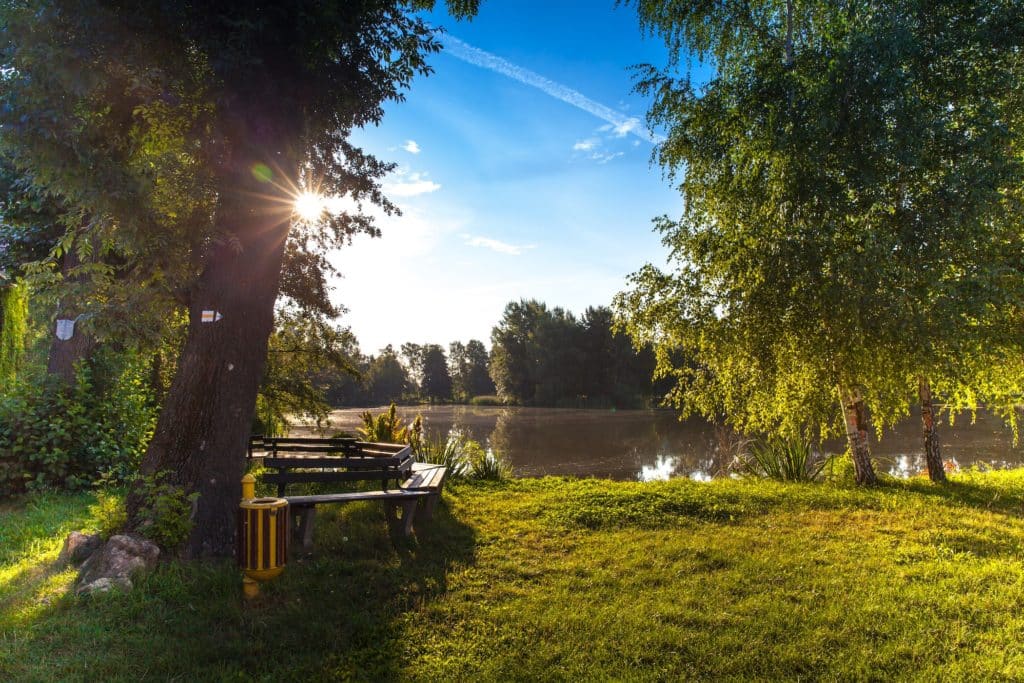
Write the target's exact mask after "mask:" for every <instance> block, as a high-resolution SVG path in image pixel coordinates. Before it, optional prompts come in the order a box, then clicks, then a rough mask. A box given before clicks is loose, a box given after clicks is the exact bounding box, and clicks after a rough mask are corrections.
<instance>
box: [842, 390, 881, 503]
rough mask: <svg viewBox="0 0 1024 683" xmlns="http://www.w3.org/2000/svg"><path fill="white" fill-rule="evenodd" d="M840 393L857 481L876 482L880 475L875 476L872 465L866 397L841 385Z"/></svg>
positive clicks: (863, 482) (869, 483)
mask: <svg viewBox="0 0 1024 683" xmlns="http://www.w3.org/2000/svg"><path fill="white" fill-rule="evenodd" d="M839 395H840V401H841V403H842V408H843V417H844V421H845V423H846V440H847V443H848V444H849V446H850V454H851V456H852V457H853V466H854V470H855V471H856V477H857V483H858V484H865V485H871V484H876V483H878V477H876V476H875V470H874V468H873V467H872V466H871V447H870V445H869V443H868V420H867V409H866V407H865V406H864V398H863V397H862V396H861V394H860V391H859V390H858V389H853V388H850V389H844V388H842V387H841V388H840V390H839Z"/></svg>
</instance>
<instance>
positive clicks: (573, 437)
mask: <svg viewBox="0 0 1024 683" xmlns="http://www.w3.org/2000/svg"><path fill="white" fill-rule="evenodd" d="M363 410H364V409H362V408H351V409H344V410H336V411H334V412H333V413H331V429H332V430H339V429H343V430H347V431H354V430H355V429H356V428H357V427H358V426H360V424H361V421H360V419H359V415H360V413H362V411H363ZM371 410H372V411H373V412H374V413H375V414H376V413H378V412H381V411H383V410H386V408H381V407H378V408H372V409H371ZM399 414H400V415H401V416H402V418H403V420H404V421H406V422H410V421H412V419H413V418H414V417H415V416H416V415H417V414H420V415H423V418H424V422H425V425H426V430H427V432H428V434H438V433H443V434H447V433H448V432H449V430H451V429H453V428H454V429H458V430H461V431H462V432H463V433H464V434H466V435H468V436H470V437H471V438H473V439H475V440H477V441H479V442H480V443H482V444H485V445H486V446H489V447H490V448H493V449H494V450H495V451H497V452H499V453H501V454H502V455H504V456H505V457H506V458H507V459H508V460H509V461H510V462H511V463H512V467H513V469H514V473H515V475H516V476H520V477H539V476H543V475H547V474H553V475H575V476H583V477H605V478H611V479H620V480H634V481H635V480H643V481H646V480H653V479H667V478H670V477H691V478H694V479H706V478H708V477H710V476H713V475H715V474H719V473H721V472H722V471H723V470H724V469H725V468H727V467H728V465H729V461H730V459H731V455H730V451H729V443H730V439H729V437H728V436H727V435H726V434H725V433H724V432H723V431H722V430H716V429H715V427H714V426H712V425H709V424H708V423H706V422H704V421H702V420H689V421H686V422H679V421H678V420H677V419H676V417H675V415H674V414H673V413H672V412H669V411H652V410H619V411H608V410H562V409H555V408H489V407H488V408H485V407H475V406H409V407H403V408H399ZM919 424H920V423H919V421H917V420H916V419H909V420H907V421H906V422H904V423H902V424H901V425H899V426H898V427H897V428H896V429H895V430H892V431H890V432H887V433H886V434H885V435H884V436H883V438H882V440H881V441H876V440H875V439H874V436H873V435H872V454H873V455H874V457H875V461H876V467H878V469H879V470H884V471H888V472H890V473H891V474H894V475H897V476H911V475H913V474H916V473H917V472H920V471H921V470H923V469H924V466H925V465H924V456H923V455H922V453H921V447H922V446H921V438H920V430H919V427H918V425H919ZM939 434H940V439H941V441H942V457H943V458H944V459H947V460H948V459H953V460H955V462H956V463H957V464H958V465H959V466H960V467H970V466H972V465H974V464H984V465H988V466H990V467H995V468H1006V467H1016V466H1019V465H1021V464H1024V446H1014V445H1013V437H1012V434H1011V433H1010V430H1009V429H1008V428H1006V427H1005V426H1004V425H1003V423H1002V421H1000V420H999V419H998V418H997V417H994V416H992V415H988V414H985V413H979V414H978V419H977V421H976V422H975V423H974V424H971V423H970V417H969V416H964V417H961V418H959V419H957V421H956V426H955V427H952V428H951V427H949V425H948V424H946V420H943V421H942V424H941V425H940V427H939ZM826 447H827V449H829V450H832V451H841V450H843V449H844V448H845V444H844V443H842V442H833V443H829V444H826Z"/></svg>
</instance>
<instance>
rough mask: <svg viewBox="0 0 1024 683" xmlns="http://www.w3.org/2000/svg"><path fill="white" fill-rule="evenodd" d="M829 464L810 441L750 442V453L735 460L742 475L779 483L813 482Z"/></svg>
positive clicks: (786, 439) (781, 438) (782, 438)
mask: <svg viewBox="0 0 1024 683" xmlns="http://www.w3.org/2000/svg"><path fill="white" fill-rule="evenodd" d="M825 463H826V460H825V459H824V458H820V457H818V456H817V454H816V453H815V452H814V448H813V447H812V446H811V443H810V441H807V440H803V439H795V438H786V437H769V438H768V439H765V440H755V441H751V442H750V444H749V446H748V448H747V453H746V454H745V455H740V456H739V457H738V458H737V459H736V469H738V470H739V471H740V472H741V473H744V474H749V475H753V476H756V477H764V478H767V479H775V480H776V481H812V480H814V479H817V477H818V475H819V474H821V471H822V468H824V466H825Z"/></svg>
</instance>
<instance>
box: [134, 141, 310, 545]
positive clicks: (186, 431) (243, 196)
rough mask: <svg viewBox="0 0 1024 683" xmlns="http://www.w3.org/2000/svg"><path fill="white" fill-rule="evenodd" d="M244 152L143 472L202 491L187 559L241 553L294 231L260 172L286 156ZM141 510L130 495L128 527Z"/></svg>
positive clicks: (228, 181) (225, 182) (225, 193)
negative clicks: (259, 415)
mask: <svg viewBox="0 0 1024 683" xmlns="http://www.w3.org/2000/svg"><path fill="white" fill-rule="evenodd" d="M249 139H263V140H267V139H274V138H273V136H268V135H265V134H264V135H255V136H252V137H250V138H249ZM241 156H242V155H238V156H236V158H235V159H236V160H235V162H234V164H233V168H232V169H231V171H230V173H226V174H225V175H226V176H228V177H226V178H222V179H221V183H222V184H221V187H222V188H225V187H227V189H222V196H221V201H220V205H219V207H218V215H217V224H218V228H219V229H220V232H221V233H222V234H223V235H225V237H224V238H223V239H221V240H220V244H219V245H217V246H215V247H214V248H213V250H212V252H211V254H210V256H209V257H208V259H207V261H206V264H205V268H204V270H203V273H202V275H201V276H200V278H199V281H198V282H197V284H196V286H195V287H194V289H193V291H192V294H191V300H190V305H189V330H188V335H187V337H186V340H185V344H184V347H183V348H182V352H181V357H180V359H179V361H178V368H177V372H176V374H175V376H174V379H173V381H172V382H171V386H170V389H169V390H168V392H167V397H166V400H165V402H164V406H163V410H162V411H161V413H160V417H159V420H158V421H157V426H156V431H155V433H154V435H153V440H152V442H151V443H150V446H149V449H148V450H147V451H146V455H145V457H144V458H143V461H142V467H141V470H142V474H143V475H145V476H151V475H155V474H159V473H162V472H166V473H167V475H166V476H167V478H168V480H169V481H170V482H171V483H173V484H176V485H178V486H180V487H181V488H182V489H184V490H185V491H189V492H198V493H199V497H198V499H197V501H196V504H195V509H194V513H193V523H194V524H193V528H192V531H191V533H190V535H189V538H188V540H187V543H186V545H185V547H184V548H183V552H184V555H185V557H201V556H207V557H210V556H212V557H226V556H230V555H231V554H232V553H233V552H234V534H235V524H234V517H235V512H236V509H237V507H238V502H239V500H240V498H241V484H240V479H241V477H242V475H243V473H244V470H245V453H246V446H247V444H248V439H249V435H250V429H251V427H252V421H253V413H254V410H255V405H256V394H257V392H258V390H259V386H260V380H261V378H262V375H263V369H264V364H265V362H266V356H267V341H268V338H269V336H270V332H271V330H272V328H273V322H274V302H275V300H276V298H277V293H278V285H279V280H280V272H281V263H282V257H283V254H284V247H285V240H286V239H287V235H288V228H289V220H290V215H289V212H288V210H287V209H285V210H282V206H283V205H282V199H284V198H283V197H277V198H276V200H275V198H273V197H270V198H268V197H267V194H268V193H276V194H281V193H280V192H279V191H277V190H275V189H274V186H273V184H272V183H269V182H261V181H260V178H261V177H264V178H265V174H264V173H263V172H253V169H254V168H255V167H256V165H257V164H267V165H273V166H275V167H277V168H279V169H280V168H281V167H282V166H285V167H290V168H291V170H292V171H293V170H294V166H293V165H291V164H285V163H284V162H286V159H284V158H283V155H281V154H275V155H271V154H269V153H263V154H260V155H259V156H257V155H256V153H250V154H247V155H244V156H245V157H247V158H246V159H245V160H243V159H241V158H239V157H241ZM264 160H265V161H264ZM260 168H263V169H266V168H268V166H261V167H260ZM275 207H276V208H275ZM204 311H205V312H206V313H205V315H206V320H209V321H204ZM140 504H141V501H140V499H139V498H138V496H137V495H133V496H131V498H130V500H129V505H128V507H129V520H130V523H135V521H136V520H137V512H138V509H139V506H140Z"/></svg>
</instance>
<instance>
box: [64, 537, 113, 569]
mask: <svg viewBox="0 0 1024 683" xmlns="http://www.w3.org/2000/svg"><path fill="white" fill-rule="evenodd" d="M101 545H103V539H102V538H100V535H99V534H83V533H82V532H81V531H72V532H71V533H70V534H68V537H67V538H65V539H64V547H63V548H62V549H61V551H60V555H58V556H57V564H58V565H59V566H61V567H63V566H65V565H67V564H69V563H70V564H82V563H83V562H85V561H86V560H88V559H89V556H90V555H92V554H93V553H94V552H96V550H98V549H99V547H100V546H101Z"/></svg>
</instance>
